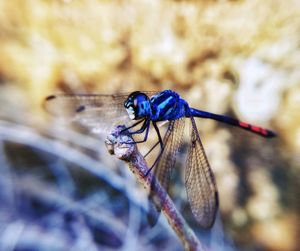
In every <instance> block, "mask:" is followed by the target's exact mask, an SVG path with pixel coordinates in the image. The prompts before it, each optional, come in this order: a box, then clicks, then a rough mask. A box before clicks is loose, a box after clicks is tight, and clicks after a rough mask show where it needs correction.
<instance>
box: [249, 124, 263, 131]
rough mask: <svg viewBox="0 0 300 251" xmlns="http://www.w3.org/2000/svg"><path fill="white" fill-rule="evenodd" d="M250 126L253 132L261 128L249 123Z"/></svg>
mask: <svg viewBox="0 0 300 251" xmlns="http://www.w3.org/2000/svg"><path fill="white" fill-rule="evenodd" d="M250 128H251V130H252V131H254V132H260V131H261V129H262V128H260V127H258V126H254V125H251V126H250Z"/></svg>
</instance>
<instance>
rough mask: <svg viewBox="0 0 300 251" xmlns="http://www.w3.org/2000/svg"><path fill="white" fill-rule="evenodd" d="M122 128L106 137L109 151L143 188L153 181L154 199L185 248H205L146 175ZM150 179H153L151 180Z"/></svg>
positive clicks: (129, 139) (130, 140) (150, 175)
mask: <svg viewBox="0 0 300 251" xmlns="http://www.w3.org/2000/svg"><path fill="white" fill-rule="evenodd" d="M122 129H124V127H123V126H117V127H116V128H114V129H113V131H112V132H111V134H110V135H109V136H108V137H107V139H106V142H105V144H106V147H107V149H108V151H109V153H110V154H114V155H116V156H117V158H119V159H121V160H123V161H125V162H127V163H128V164H129V168H130V170H131V171H132V172H133V173H134V175H135V176H136V178H137V179H138V181H139V182H140V183H141V184H142V185H143V186H144V188H145V189H147V190H149V189H150V184H151V182H154V186H152V187H153V188H154V189H155V191H154V193H155V196H156V198H155V199H156V200H158V203H159V204H163V208H162V212H163V214H164V216H165V217H166V218H167V220H168V222H169V224H170V226H171V227H172V228H173V230H174V231H175V233H176V234H177V236H178V237H179V238H180V240H181V242H182V243H183V246H184V248H185V250H205V248H204V246H203V245H202V244H201V243H200V240H199V239H198V238H197V237H196V235H195V233H194V232H193V230H192V229H191V228H190V227H189V226H188V224H187V223H186V221H185V220H184V218H183V217H182V215H181V214H180V213H179V212H178V211H177V209H176V207H175V205H174V203H173V201H172V200H171V198H170V197H169V196H168V195H167V194H166V191H165V190H164V188H163V187H161V185H160V184H159V182H158V181H157V179H156V178H155V176H154V175H153V174H152V172H150V173H148V175H146V174H147V171H148V170H149V167H148V166H147V163H146V161H145V159H144V158H143V156H142V155H141V153H140V152H139V151H138V149H137V147H136V144H132V143H133V142H134V141H133V139H132V137H131V136H130V135H129V134H128V133H126V132H122ZM152 179H154V180H153V181H152Z"/></svg>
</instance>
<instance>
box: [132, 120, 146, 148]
mask: <svg viewBox="0 0 300 251" xmlns="http://www.w3.org/2000/svg"><path fill="white" fill-rule="evenodd" d="M149 128H150V120H148V119H147V120H146V121H145V123H144V124H143V126H142V127H141V129H140V130H138V131H140V132H138V131H136V132H134V133H131V134H136V133H143V132H144V131H145V130H146V132H145V136H144V139H142V140H140V141H135V142H134V143H143V142H145V141H147V139H148V134H149Z"/></svg>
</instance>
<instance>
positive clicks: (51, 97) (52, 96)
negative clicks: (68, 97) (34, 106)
mask: <svg viewBox="0 0 300 251" xmlns="http://www.w3.org/2000/svg"><path fill="white" fill-rule="evenodd" d="M55 98H56V96H55V95H50V96H48V97H46V100H51V99H55Z"/></svg>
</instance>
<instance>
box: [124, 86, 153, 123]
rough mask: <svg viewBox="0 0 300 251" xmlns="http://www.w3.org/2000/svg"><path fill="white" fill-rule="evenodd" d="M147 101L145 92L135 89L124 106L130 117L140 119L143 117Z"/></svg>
mask: <svg viewBox="0 0 300 251" xmlns="http://www.w3.org/2000/svg"><path fill="white" fill-rule="evenodd" d="M148 102H149V98H148V96H147V95H146V94H144V93H142V92H139V91H136V92H133V93H131V94H130V95H129V96H128V98H127V99H126V101H125V102H124V107H125V108H126V111H127V113H128V116H129V118H130V119H140V118H142V117H145V103H148Z"/></svg>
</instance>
